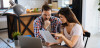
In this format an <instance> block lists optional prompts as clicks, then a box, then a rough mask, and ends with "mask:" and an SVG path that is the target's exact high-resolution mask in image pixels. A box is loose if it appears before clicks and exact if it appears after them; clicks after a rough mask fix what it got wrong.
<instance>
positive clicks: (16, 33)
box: [12, 31, 21, 40]
mask: <svg viewBox="0 0 100 48" xmlns="http://www.w3.org/2000/svg"><path fill="white" fill-rule="evenodd" d="M18 35H21V33H20V32H18V31H17V32H13V33H12V37H13V39H14V40H18V37H17V36H18Z"/></svg>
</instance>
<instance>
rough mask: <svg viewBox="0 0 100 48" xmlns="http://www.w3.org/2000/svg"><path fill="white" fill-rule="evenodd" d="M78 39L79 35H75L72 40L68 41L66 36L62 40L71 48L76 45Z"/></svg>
mask: <svg viewBox="0 0 100 48" xmlns="http://www.w3.org/2000/svg"><path fill="white" fill-rule="evenodd" d="M78 38H79V36H78V35H74V36H72V38H71V40H68V39H67V38H66V37H65V36H64V35H62V39H63V40H64V42H65V43H66V44H67V45H68V46H69V47H71V48H72V47H73V46H74V45H75V44H76V42H77V41H78Z"/></svg>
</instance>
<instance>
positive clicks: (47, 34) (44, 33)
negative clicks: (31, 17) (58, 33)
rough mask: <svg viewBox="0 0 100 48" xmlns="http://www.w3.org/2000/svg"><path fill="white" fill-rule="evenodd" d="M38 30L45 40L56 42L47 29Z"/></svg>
mask: <svg viewBox="0 0 100 48" xmlns="http://www.w3.org/2000/svg"><path fill="white" fill-rule="evenodd" d="M39 32H40V34H41V36H42V37H43V38H44V40H45V41H46V42H49V43H57V40H55V38H54V37H53V36H52V35H51V33H50V32H49V31H43V30H39Z"/></svg>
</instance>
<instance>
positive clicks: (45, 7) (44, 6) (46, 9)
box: [42, 4, 51, 12]
mask: <svg viewBox="0 0 100 48" xmlns="http://www.w3.org/2000/svg"><path fill="white" fill-rule="evenodd" d="M48 10H51V7H50V6H49V5H48V4H44V5H43V6H42V12H43V11H48Z"/></svg>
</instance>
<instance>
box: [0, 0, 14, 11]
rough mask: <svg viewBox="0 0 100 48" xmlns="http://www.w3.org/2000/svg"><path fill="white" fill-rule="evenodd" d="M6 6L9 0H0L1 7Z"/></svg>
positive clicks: (8, 5)
mask: <svg viewBox="0 0 100 48" xmlns="http://www.w3.org/2000/svg"><path fill="white" fill-rule="evenodd" d="M12 1H15V0H12ZM8 7H10V4H9V0H0V8H1V9H4V8H8Z"/></svg>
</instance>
